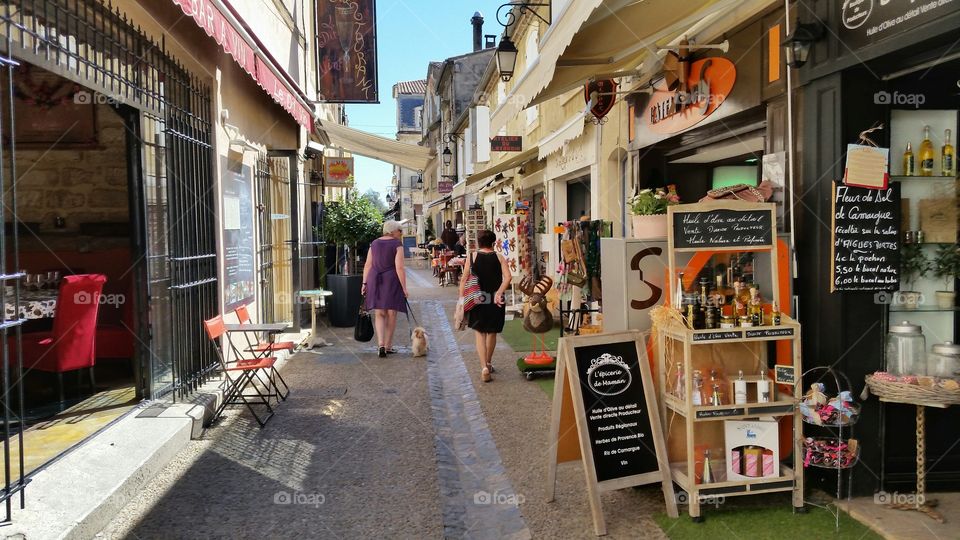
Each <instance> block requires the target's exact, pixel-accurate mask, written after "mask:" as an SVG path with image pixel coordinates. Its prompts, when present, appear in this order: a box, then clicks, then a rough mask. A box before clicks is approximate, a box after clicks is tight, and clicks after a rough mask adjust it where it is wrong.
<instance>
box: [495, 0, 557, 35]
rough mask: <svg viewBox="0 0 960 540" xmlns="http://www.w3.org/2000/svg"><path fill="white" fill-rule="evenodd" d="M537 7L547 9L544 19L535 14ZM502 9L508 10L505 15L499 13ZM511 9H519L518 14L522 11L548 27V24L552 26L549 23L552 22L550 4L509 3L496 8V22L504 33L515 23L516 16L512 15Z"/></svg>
mask: <svg viewBox="0 0 960 540" xmlns="http://www.w3.org/2000/svg"><path fill="white" fill-rule="evenodd" d="M538 7H545V8H547V17H546V18H543V17H542V16H541V15H540V14H539V13H537V10H536V9H535V8H538ZM503 8H509V9H508V10H507V12H506V13H503V14H501V13H500V12H501V11H503ZM513 8H519V9H518V11H519V12H520V14H523V12H524V11H527V12H530V13H532V14H533V16H534V17H536V18H538V19H540V20H541V21H543V22H544V23H546V24H547V25H548V26H549V25H550V24H553V23H552V22H551V21H552V20H553V9H552V7H551V5H550V2H547V3H544V4H538V3H533V2H509V3H506V4H503V5H502V6H500V7H498V8H497V22H498V23H500V26H502V27H503V29H504V31H506V30H508V29H509V28H510V27H511V26H513V25H514V24H516V22H517V16H516V15H515V14H514V13H513Z"/></svg>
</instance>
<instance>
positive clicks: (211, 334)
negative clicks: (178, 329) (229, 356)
mask: <svg viewBox="0 0 960 540" xmlns="http://www.w3.org/2000/svg"><path fill="white" fill-rule="evenodd" d="M203 326H204V329H205V330H206V331H207V337H208V338H210V341H212V342H213V343H214V349H216V351H217V359H218V360H219V361H220V370H221V371H222V372H223V379H224V383H225V385H224V388H223V400H222V401H221V402H220V406H219V407H217V411H216V413H215V414H214V416H213V417H214V418H219V417H220V415H221V414H223V410H224V409H225V408H226V407H227V405H246V406H247V409H249V410H250V413H251V414H252V415H253V417H254V418H255V419H256V420H257V423H258V424H260V427H261V428H262V427H263V426H265V425H266V424H267V421H268V420H270V418H271V417H273V407H271V406H270V396H271V395H273V394H272V393H271V392H270V383H267V382H264V380H263V379H261V378H260V375H259V373H258V372H259V371H260V370H264V371H268V373H267V375H268V376H269V370H273V366H274V363H276V358H268V357H258V358H241V357H240V354H239V353H240V351H238V350H237V348H236V347H234V346H233V342H231V341H230V338H229V336H227V338H226V339H227V342H228V343H229V344H230V348H231V349H232V350H233V352H234V354H235V355H237V356H236V359H235V360H233V361H231V362H227V360H226V357H225V355H224V353H223V350H222V347H221V344H220V338H222V337H224V334H226V329H225V328H224V326H223V317H221V316H220V315H217V316H216V317H214V318H212V319H208V320H206V321H203ZM254 381H259V382H260V384H262V385H264V387H265V388H266V389H267V393H266V394H264V393H263V392H261V391H260V388H258V387H257V384H256V382H254ZM275 386H276V385H275V384H274V387H275ZM248 388H252V389H253V391H254V392H255V393H254V394H246V393H244V392H246V390H247V389H248ZM254 405H263V406H264V407H266V409H267V416H266V417H265V418H260V415H259V414H257V411H256V409H254V408H253V406H254Z"/></svg>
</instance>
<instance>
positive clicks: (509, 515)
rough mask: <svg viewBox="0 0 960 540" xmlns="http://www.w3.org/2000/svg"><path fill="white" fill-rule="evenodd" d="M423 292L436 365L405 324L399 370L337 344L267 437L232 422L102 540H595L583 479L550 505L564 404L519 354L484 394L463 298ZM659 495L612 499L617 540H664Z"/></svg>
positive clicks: (313, 359)
mask: <svg viewBox="0 0 960 540" xmlns="http://www.w3.org/2000/svg"><path fill="white" fill-rule="evenodd" d="M410 284H411V287H410V289H411V296H412V304H413V306H414V310H415V314H416V317H417V319H418V320H419V322H420V323H421V324H422V325H423V326H425V327H426V328H427V331H428V333H429V335H430V346H431V350H430V354H429V355H428V357H427V358H411V357H410V356H409V355H408V353H407V351H408V350H409V348H408V347H409V338H408V336H409V329H408V326H407V322H406V321H405V320H403V319H402V317H401V321H400V323H398V332H397V333H398V335H402V336H404V339H402V340H401V341H400V342H399V345H401V346H402V348H401V352H400V354H397V355H393V356H390V357H388V358H386V359H379V358H377V357H376V352H375V346H374V344H372V343H363V344H361V343H357V342H355V341H353V339H352V329H351V328H345V329H343V328H342V329H332V328H327V329H325V330H324V332H325V336H326V337H327V339H328V340H329V341H331V342H332V343H333V344H334V345H333V346H331V347H327V348H325V349H322V350H321V349H317V351H319V354H315V353H311V352H301V353H299V354H297V355H295V356H294V357H293V358H292V359H291V360H290V361H289V362H288V363H287V364H286V365H285V366H284V368H283V371H282V373H283V376H284V378H285V379H286V380H287V382H288V383H289V384H290V386H291V389H292V393H291V395H290V398H289V399H288V400H287V401H286V402H285V403H282V404H281V405H280V406H279V407H278V409H277V414H276V416H275V417H274V418H273V419H272V420H271V421H270V422H269V424H268V425H267V427H266V428H265V429H263V430H260V429H258V428H257V426H256V423H255V422H254V421H253V419H252V418H251V417H250V415H249V413H248V412H246V410H245V409H241V408H238V407H234V408H231V409H230V410H229V412H228V415H227V417H226V418H225V419H224V420H222V421H220V422H218V423H217V424H215V425H214V426H213V427H211V428H209V429H207V431H206V433H205V435H204V437H203V438H202V439H200V440H195V441H192V442H191V443H190V446H189V447H188V449H187V451H185V452H183V453H182V454H181V455H179V456H178V457H177V458H176V459H175V460H174V461H173V462H172V463H171V464H170V465H168V466H167V467H166V469H165V470H164V471H163V472H162V473H161V475H160V477H159V478H158V479H157V481H156V482H154V483H152V484H151V487H150V489H149V490H147V491H144V492H143V493H141V494H140V496H138V497H137V498H136V499H135V500H134V501H132V502H131V503H130V504H129V505H127V507H126V508H124V509H122V510H121V511H120V512H119V514H118V518H117V519H115V520H114V521H113V522H112V523H111V524H110V525H109V526H108V527H107V528H106V529H105V530H104V531H103V532H102V533H101V537H103V538H128V537H129V538H142V539H152V538H210V537H219V538H279V537H287V538H294V537H309V538H359V537H390V538H397V537H400V538H441V537H445V538H462V537H467V538H531V537H534V538H544V537H553V536H562V537H565V538H589V537H593V531H592V524H591V521H590V512H589V506H588V503H587V500H586V497H585V495H584V492H585V489H584V483H583V473H582V470H581V469H580V467H579V466H577V465H568V466H563V467H560V469H559V474H558V491H557V500H556V501H554V502H553V503H547V502H546V500H545V496H544V492H545V485H546V477H547V474H546V465H547V457H546V456H547V451H546V441H547V428H548V425H549V415H550V397H549V396H547V395H546V393H545V392H543V391H542V390H541V389H540V388H539V386H538V385H536V384H534V383H532V382H528V381H526V380H525V379H524V378H523V377H521V376H520V375H519V374H518V373H517V372H516V368H515V366H514V365H513V364H514V363H515V360H516V358H517V354H516V353H514V352H513V351H512V350H511V349H510V348H509V347H508V346H507V345H505V344H504V343H500V344H499V346H498V350H497V354H496V357H495V360H494V364H495V365H496V366H497V367H498V373H497V375H496V378H495V380H494V382H493V383H490V384H483V383H481V382H480V381H479V370H478V369H476V365H477V360H476V353H475V351H474V349H473V335H472V333H471V332H462V333H461V332H453V331H452V330H451V327H450V321H451V320H452V311H453V307H454V304H455V301H456V290H455V288H454V287H445V288H440V287H437V286H436V285H435V282H434V280H433V279H432V278H431V276H430V273H429V270H426V269H419V270H417V269H414V270H413V271H411V272H410ZM485 493H488V494H490V497H488V499H489V500H485V499H484V497H485V495H484V494H485ZM659 493H660V492H659V490H657V489H640V490H632V489H631V490H621V491H618V492H613V493H609V494H606V495H604V498H603V499H604V509H605V513H606V517H607V523H608V527H609V532H610V536H611V537H613V538H663V535H662V533H661V532H660V529H659V528H658V527H657V526H656V525H655V524H654V523H653V521H652V520H651V519H650V517H651V516H652V514H653V513H655V512H659V511H662V503H661V502H659V501H658V500H657V497H658V496H659ZM512 503H518V504H516V505H514V504H512Z"/></svg>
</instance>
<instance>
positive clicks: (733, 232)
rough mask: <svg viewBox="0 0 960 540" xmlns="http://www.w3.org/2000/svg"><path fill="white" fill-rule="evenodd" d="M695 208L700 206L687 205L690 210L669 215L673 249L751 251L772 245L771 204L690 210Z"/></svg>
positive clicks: (772, 222) (685, 209)
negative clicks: (751, 248) (739, 249)
mask: <svg viewBox="0 0 960 540" xmlns="http://www.w3.org/2000/svg"><path fill="white" fill-rule="evenodd" d="M696 206H700V205H687V207H688V208H691V209H690V210H688V209H687V208H684V209H683V210H682V211H674V212H672V215H673V248H674V249H690V248H694V249H711V248H713V249H717V248H719V249H723V248H750V247H769V246H770V245H771V244H773V227H774V221H773V212H772V211H771V208H772V205H766V204H763V205H751V208H749V209H747V208H745V209H743V210H739V209H730V208H717V209H709V207H707V208H706V209H704V210H693V209H692V208H693V207H696ZM757 206H759V208H757Z"/></svg>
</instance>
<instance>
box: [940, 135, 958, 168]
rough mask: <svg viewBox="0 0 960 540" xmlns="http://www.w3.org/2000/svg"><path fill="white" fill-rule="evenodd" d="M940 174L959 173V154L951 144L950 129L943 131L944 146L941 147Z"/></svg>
mask: <svg viewBox="0 0 960 540" xmlns="http://www.w3.org/2000/svg"><path fill="white" fill-rule="evenodd" d="M940 168H941V171H940V174H942V175H943V176H956V175H957V155H956V153H955V152H954V150H953V145H952V144H950V130H949V129H948V130H946V131H945V132H944V133H943V148H941V149H940Z"/></svg>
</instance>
